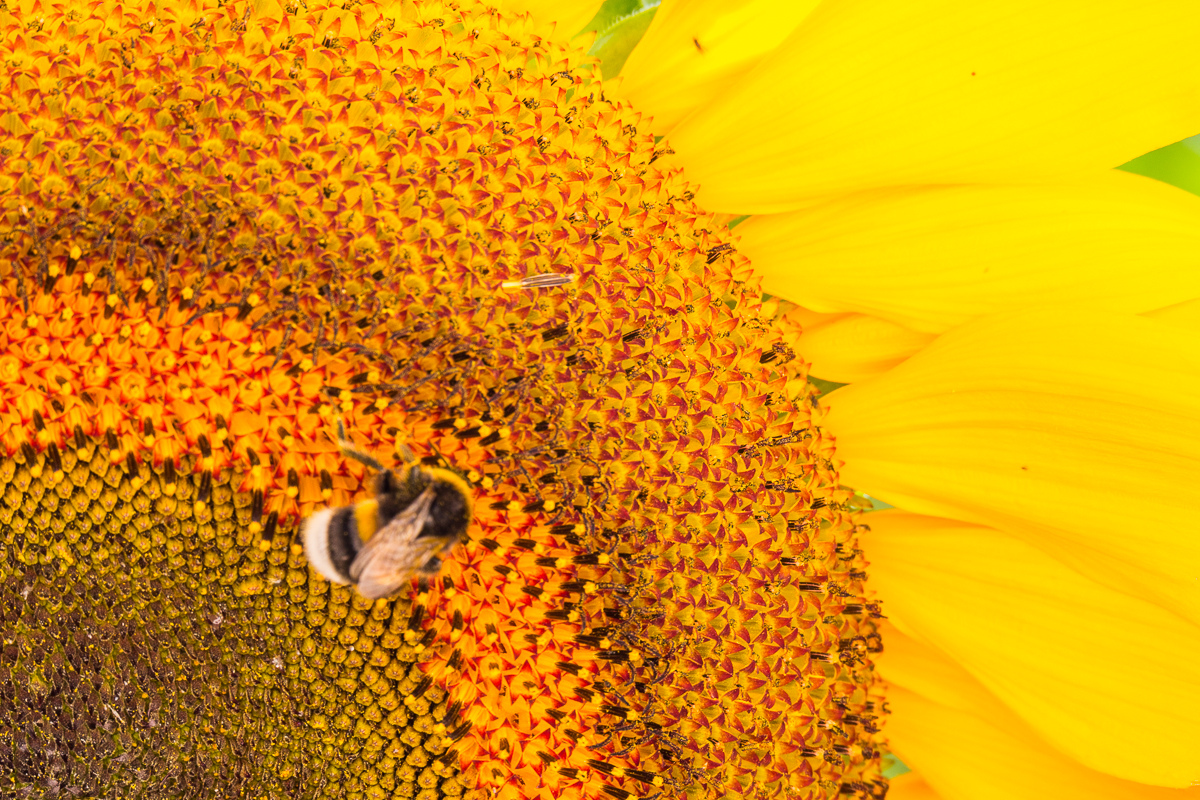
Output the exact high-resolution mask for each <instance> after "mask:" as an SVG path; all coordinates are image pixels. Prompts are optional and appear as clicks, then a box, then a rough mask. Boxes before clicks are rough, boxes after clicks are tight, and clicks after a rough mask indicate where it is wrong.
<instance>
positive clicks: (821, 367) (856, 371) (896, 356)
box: [796, 314, 936, 383]
mask: <svg viewBox="0 0 1200 800" xmlns="http://www.w3.org/2000/svg"><path fill="white" fill-rule="evenodd" d="M819 316H820V317H822V319H821V320H820V321H819V322H816V323H815V324H809V325H804V334H803V335H802V336H800V337H799V340H798V341H797V347H796V352H797V354H798V355H799V356H800V357H801V358H803V359H804V360H805V361H807V362H808V363H809V364H810V365H811V368H810V369H809V373H810V374H811V375H814V376H815V377H818V378H821V379H823V380H827V381H833V382H834V383H853V382H855V381H861V380H865V379H867V378H871V377H874V376H875V375H879V374H882V373H884V372H887V371H888V370H889V369H891V368H892V367H894V366H896V365H897V364H899V363H900V362H901V361H903V360H904V359H906V358H908V357H909V356H911V355H912V354H913V353H916V352H917V351H919V350H920V349H921V348H923V347H924V346H925V345H927V344H929V343H930V342H931V341H933V340H934V338H936V337H934V335H933V334H930V333H918V332H916V331H913V330H909V329H908V328H905V327H903V326H901V325H897V324H895V323H894V322H888V321H887V320H883V319H879V318H878V317H870V316H867V315H866V314H822V315H819Z"/></svg>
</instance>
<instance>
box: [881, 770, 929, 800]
mask: <svg viewBox="0 0 1200 800" xmlns="http://www.w3.org/2000/svg"><path fill="white" fill-rule="evenodd" d="M888 783H889V784H890V786H889V787H888V794H887V796H888V800H942V796H941V795H940V794H938V793H937V792H935V791H934V790H933V787H932V786H930V785H929V781H927V780H925V779H924V778H922V777H921V776H920V775H918V774H917V773H915V772H906V773H904V774H903V775H900V776H898V777H895V778H892V779H891V780H890V781H889V782H888Z"/></svg>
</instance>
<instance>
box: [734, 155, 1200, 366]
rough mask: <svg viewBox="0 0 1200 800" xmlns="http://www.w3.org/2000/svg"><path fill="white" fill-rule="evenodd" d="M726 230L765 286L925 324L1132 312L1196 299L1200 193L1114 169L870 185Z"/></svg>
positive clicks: (824, 305)
mask: <svg viewBox="0 0 1200 800" xmlns="http://www.w3.org/2000/svg"><path fill="white" fill-rule="evenodd" d="M737 231H738V234H739V235H740V236H741V243H740V245H739V249H740V250H741V251H742V252H744V253H746V254H747V255H749V256H750V259H751V261H752V263H753V264H754V267H755V270H756V271H757V272H759V273H760V274H761V275H762V276H763V284H764V288H765V289H766V290H767V291H768V292H771V293H772V294H777V295H780V296H782V297H786V298H788V299H789V300H791V301H793V302H796V303H800V304H801V305H803V306H806V307H808V308H811V309H814V310H816V311H822V312H846V311H856V312H860V313H863V314H870V315H873V316H876V317H881V318H882V319H885V320H888V321H890V322H892V323H895V324H897V325H902V326H905V327H907V328H910V329H912V330H915V331H923V332H927V333H942V332H943V331H946V330H949V329H950V328H952V327H954V326H956V325H961V324H962V323H964V322H967V321H968V320H971V319H974V318H975V317H978V316H982V315H983V314H988V313H992V312H996V311H1008V310H1017V309H1022V308H1031V307H1036V306H1054V305H1059V304H1063V303H1070V304H1071V305H1072V306H1074V307H1089V306H1090V307H1094V308H1101V309H1108V310H1112V311H1122V312H1130V313H1140V312H1143V311H1148V310H1151V309H1156V308H1161V307H1163V306H1168V305H1174V304H1176V303H1180V302H1182V301H1185V300H1189V299H1191V298H1193V297H1200V197H1197V196H1195V195H1193V194H1190V193H1188V192H1185V191H1183V190H1182V189H1177V188H1175V187H1173V186H1168V185H1167V184H1165V183H1159V182H1158V181H1155V180H1151V179H1149V178H1143V177H1141V176H1140V175H1132V174H1129V173H1126V172H1119V171H1116V170H1111V171H1108V172H1104V173H1101V174H1100V175H1097V176H1094V177H1090V178H1088V179H1085V180H1080V181H1075V182H1072V183H1068V184H1055V185H1042V186H946V187H926V186H920V187H904V188H893V189H880V190H874V191H870V192H863V193H859V194H855V195H850V196H847V197H842V198H838V199H836V200H832V201H830V202H827V203H825V204H823V205H820V206H817V207H814V208H810V209H806V210H804V211H797V212H792V213H788V214H768V215H762V216H754V217H751V218H750V219H748V220H747V221H746V222H744V223H743V224H742V225H740V226H738V228H737ZM818 374H821V373H818Z"/></svg>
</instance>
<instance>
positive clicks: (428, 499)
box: [303, 420, 471, 600]
mask: <svg viewBox="0 0 1200 800" xmlns="http://www.w3.org/2000/svg"><path fill="white" fill-rule="evenodd" d="M338 445H339V446H340V447H341V449H342V453H343V454H345V455H347V456H349V457H350V458H353V459H355V460H357V461H361V462H362V463H363V464H365V465H366V466H367V467H369V468H370V469H373V470H375V471H376V475H375V479H374V484H373V496H372V497H371V498H370V499H367V500H360V501H358V502H357V503H354V504H353V505H349V506H339V507H337V508H326V509H322V510H321V511H318V512H316V513H315V514H313V515H312V516H311V517H309V518H308V519H306V520H305V521H304V534H303V535H304V550H305V553H306V554H307V556H308V561H309V563H310V564H311V565H312V567H313V569H315V570H316V571H317V572H319V573H321V575H323V576H324V577H325V578H327V579H328V580H330V581H332V582H334V583H340V584H350V583H352V584H354V585H355V586H356V587H357V588H358V591H359V593H360V594H362V596H363V597H366V598H368V599H372V600H374V599H378V598H380V597H388V596H389V595H392V594H395V593H396V592H397V591H399V590H400V589H401V587H403V586H404V585H405V584H406V583H408V582H409V581H410V580H411V579H412V578H413V577H414V576H416V577H418V578H420V579H423V580H424V579H428V578H431V577H433V576H434V575H436V574H437V573H438V571H439V570H440V569H441V567H442V555H443V554H444V553H447V552H449V551H450V550H452V549H453V548H454V546H455V545H457V544H458V543H460V542H466V541H467V539H468V536H467V531H468V529H469V528H470V526H471V489H470V487H469V486H468V485H467V483H466V481H464V480H463V479H462V478H461V477H459V476H458V475H457V474H455V473H454V472H453V471H451V470H449V469H442V468H430V467H425V466H423V465H422V464H421V463H420V462H418V461H416V460H415V459H412V458H411V457H410V459H409V460H408V462H407V463H406V464H405V465H404V466H403V467H402V468H401V469H400V470H398V471H393V470H390V469H387V468H385V467H383V466H382V465H381V464H380V463H379V462H378V461H376V460H375V459H374V458H372V457H371V456H369V455H367V454H366V453H363V452H362V451H360V450H358V449H357V448H356V447H355V446H354V445H353V444H352V443H351V442H350V441H349V440H347V439H346V431H345V428H344V427H343V425H342V423H341V421H340V420H339V421H338Z"/></svg>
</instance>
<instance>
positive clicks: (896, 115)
mask: <svg viewBox="0 0 1200 800" xmlns="http://www.w3.org/2000/svg"><path fill="white" fill-rule="evenodd" d="M1198 36H1200V3H1195V2H1192V1H1191V0H1149V2H1146V1H1143V0H1105V2H1103V3H1101V4H1099V5H1098V4H1096V3H1094V2H1084V1H1083V0H1064V2H1055V3H1046V2H1044V1H1043V0H984V1H983V2H973V3H962V2H957V0H925V1H924V2H920V3H903V2H895V1H894V0H830V2H825V3H822V4H821V5H820V6H818V8H817V10H816V11H814V12H813V13H812V14H811V15H810V16H809V17H808V18H807V19H806V20H805V21H804V22H803V24H801V25H800V26H799V27H798V28H797V29H796V30H795V31H794V32H793V33H792V35H791V36H789V37H788V38H787V39H786V40H785V41H784V43H783V44H782V45H780V47H779V48H778V49H776V50H775V51H774V52H773V53H772V54H771V56H770V57H768V58H767V59H766V60H764V61H763V63H761V64H760V65H759V66H758V67H757V68H756V69H755V70H754V71H753V72H752V73H751V74H750V75H749V76H747V77H746V79H745V80H743V81H741V82H740V83H739V84H738V86H737V88H736V89H734V90H733V91H729V92H727V93H724V94H722V95H720V96H719V97H716V98H714V100H713V102H711V103H709V104H708V105H706V106H705V107H704V108H702V109H701V110H699V111H697V112H696V113H695V114H694V115H692V116H691V117H689V118H688V119H686V120H684V121H683V122H682V123H681V124H680V125H679V126H678V127H677V128H676V129H675V130H674V131H673V132H672V134H671V137H670V139H669V142H670V144H671V146H672V147H673V148H674V149H675V151H676V153H677V156H676V158H677V162H678V163H679V164H681V165H683V166H684V167H685V168H686V170H687V176H688V180H689V181H692V182H694V183H698V184H699V185H700V190H699V192H698V195H697V200H698V202H699V203H700V204H701V205H703V206H704V207H705V208H708V209H710V210H713V211H725V212H732V213H765V212H774V211H784V210H787V209H789V208H795V207H797V206H796V205H795V204H797V203H798V201H800V200H801V199H803V198H805V197H811V196H814V195H822V194H826V195H828V194H834V193H841V192H849V191H857V190H861V189H865V188H869V187H872V186H889V185H906V184H907V185H917V184H958V183H1014V182H1022V183H1024V182H1029V181H1030V180H1054V179H1062V178H1065V177H1068V176H1077V175H1082V174H1084V173H1087V172H1091V171H1095V170H1097V169H1105V168H1108V167H1115V166H1117V165H1118V164H1121V163H1123V162H1125V161H1128V160H1129V159H1131V158H1134V157H1135V156H1138V155H1141V154H1142V153H1145V152H1146V151H1148V150H1152V149H1154V148H1156V147H1161V146H1163V145H1166V144H1169V143H1171V142H1174V141H1177V140H1179V139H1183V138H1184V137H1187V136H1191V135H1192V134H1194V133H1196V131H1197V130H1200V101H1198V92H1200V59H1197V58H1196V57H1195V45H1196V41H1197V37H1198Z"/></svg>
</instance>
